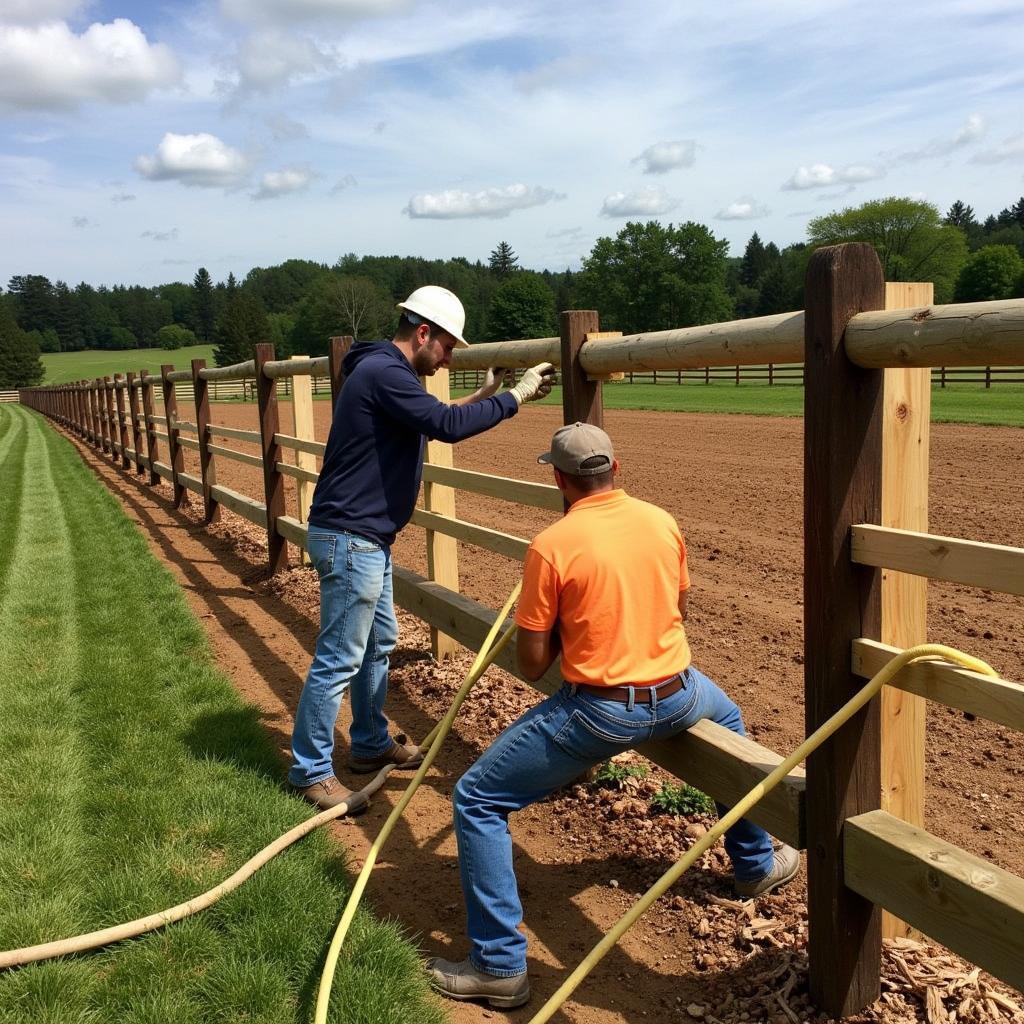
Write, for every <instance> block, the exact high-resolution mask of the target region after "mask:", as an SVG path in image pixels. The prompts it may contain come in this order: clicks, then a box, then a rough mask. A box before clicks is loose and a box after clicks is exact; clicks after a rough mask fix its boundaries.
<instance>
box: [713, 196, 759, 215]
mask: <svg viewBox="0 0 1024 1024" xmlns="http://www.w3.org/2000/svg"><path fill="white" fill-rule="evenodd" d="M770 213H771V210H769V209H768V207H767V206H764V205H762V204H761V203H759V202H757V201H756V200H755V199H754V198H753V197H752V196H742V197H741V198H740V199H737V200H736V202H735V203H730V204H729V205H728V206H727V207H725V209H724V210H719V211H718V213H716V214H715V216H716V217H717V218H718V219H719V220H754V219H755V218H756V217H767V216H768V215H769V214H770Z"/></svg>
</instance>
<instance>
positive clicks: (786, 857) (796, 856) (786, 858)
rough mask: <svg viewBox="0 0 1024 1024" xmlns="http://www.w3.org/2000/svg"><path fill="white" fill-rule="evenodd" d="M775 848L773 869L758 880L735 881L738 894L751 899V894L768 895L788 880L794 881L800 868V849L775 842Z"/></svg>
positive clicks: (734, 884) (734, 886)
mask: <svg viewBox="0 0 1024 1024" xmlns="http://www.w3.org/2000/svg"><path fill="white" fill-rule="evenodd" d="M772 845H773V846H774V848H775V860H774V862H773V863H772V869H771V871H769V872H768V874H767V875H765V876H764V878H759V879H757V881H756V882H740V881H735V882H733V888H735V890H736V895H737V896H743V897H744V898H745V899H749V898H750V897H751V896H767V895H768V893H770V892H775V890H776V889H779V888H781V887H782V886H784V885H785V884H786V883H787V882H792V881H793V879H794V878H796V875H797V872H798V871H799V870H800V851H799V850H794V849H793V847H792V846H786V845H785V844H784V843H773V844H772Z"/></svg>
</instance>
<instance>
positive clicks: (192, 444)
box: [178, 435, 199, 452]
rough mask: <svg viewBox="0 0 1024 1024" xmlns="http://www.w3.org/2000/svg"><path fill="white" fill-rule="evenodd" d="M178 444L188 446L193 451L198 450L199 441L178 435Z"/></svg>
mask: <svg viewBox="0 0 1024 1024" xmlns="http://www.w3.org/2000/svg"><path fill="white" fill-rule="evenodd" d="M178 444H180V445H181V447H182V448H188V449H190V450H192V451H195V452H197V451H199V442H198V441H197V440H196V439H195V438H194V437H181V436H180V435H179V437H178Z"/></svg>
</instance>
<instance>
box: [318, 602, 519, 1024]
mask: <svg viewBox="0 0 1024 1024" xmlns="http://www.w3.org/2000/svg"><path fill="white" fill-rule="evenodd" d="M521 589H522V583H517V584H516V586H515V588H514V589H513V591H512V593H511V594H509V596H508V600H507V601H506V602H505V606H504V607H503V608H502V609H501V611H500V612H499V613H498V617H497V618H496V619H495V620H494V624H493V625H492V626H491V629H490V632H489V633H488V634H487V638H486V639H485V640H484V643H483V646H482V647H481V648H480V653H479V654H477V656H476V658H475V659H474V661H473V665H472V667H471V668H470V670H469V672H468V673H467V674H466V678H465V679H464V680H463V683H462V685H461V686H460V687H459V690H458V692H457V693H456V694H455V700H454V701H453V702H452V706H451V707H450V708H449V709H448V713H447V714H446V715H445V716H444V718H442V719H441V721H440V722H439V723H438V724H437V725H436V726H434V728H433V729H431V731H430V732H429V733H428V734H427V736H426V737H425V738H424V740H423V743H422V744H420V746H421V747H428V749H427V752H426V755H425V757H424V758H423V763H422V764H421V765H420V767H419V769H418V771H417V772H416V774H415V775H414V776H413V778H412V781H411V782H410V783H409V785H408V786H407V787H406V789H405V792H404V793H403V794H402V796H401V799H400V800H399V801H398V803H397V804H395V807H394V809H393V810H392V812H391V814H390V816H389V817H388V820H387V821H386V822H384V826H383V828H381V830H380V832H379V833H377V838H376V839H375V840H374V841H373V845H372V846H371V847H370V851H369V853H368V854H367V855H366V862H365V863H364V864H363V867H362V870H361V871H360V872H359V877H358V878H357V879H356V883H355V885H354V886H353V887H352V892H351V894H350V895H349V898H348V902H347V903H346V904H345V909H344V911H343V913H342V915H341V920H340V921H339V922H338V927H337V929H336V930H335V933H334V938H333V939H332V940H331V945H330V948H329V949H328V950H327V957H326V959H325V961H324V970H323V974H322V975H321V978H320V990H319V991H318V992H317V997H316V1012H315V1014H314V1015H313V1022H314V1024H327V1006H328V1004H329V1003H330V1001H331V986H332V985H333V984H334V972H335V969H336V968H337V966H338V956H339V954H340V953H341V945H342V943H343V942H344V941H345V936H346V935H347V934H348V930H349V927H350V926H351V924H352V919H353V918H354V917H355V915H356V909H357V908H358V906H359V900H360V899H361V898H362V895H363V891H364V890H365V889H366V884H367V882H368V881H369V878H370V872H371V871H372V870H373V866H374V864H376V863H377V856H378V854H379V853H380V851H381V848H382V847H383V846H384V843H385V842H387V839H388V836H390V835H391V832H392V830H393V829H394V827H395V825H396V824H397V823H398V820H399V819H400V818H401V817H402V815H403V814H404V813H405V809H406V807H408V805H409V801H410V800H412V798H413V795H414V794H415V792H416V790H417V789H419V786H420V783H421V782H422V781H423V780H424V778H426V775H427V772H428V771H429V770H430V766H431V765H432V764H433V763H434V759H435V758H436V757H437V754H438V752H439V751H440V749H441V744H442V743H444V741H445V739H446V738H447V736H448V733H449V732H450V731H451V727H452V723H453V722H454V721H455V716H456V715H457V714H458V712H459V708H460V707H461V706H462V702H463V701H464V700H465V699H466V697H467V695H468V694H469V691H470V690H472V689H473V687H474V686H475V685H476V683H477V681H478V680H479V679H480V677H481V676H482V675H483V674H484V672H486V671H487V668H488V667H489V666H490V664H491V663H492V662H493V661H494V659H495V658H497V656H498V655H499V654H500V653H501V651H502V650H503V649H504V648H505V645H506V644H507V643H508V642H509V640H511V638H512V636H513V635H514V633H515V631H516V627H515V626H514V625H513V626H511V627H510V628H509V629H507V630H506V631H505V633H504V634H503V635H502V637H501V639H500V640H499V641H498V642H497V643H494V638H495V636H497V633H498V630H499V629H500V628H501V625H502V623H503V622H504V621H505V619H506V618H507V617H508V613H509V611H511V609H512V605H513V604H515V602H516V599H517V598H518V597H519V591H520V590H521ZM492 645H493V646H492Z"/></svg>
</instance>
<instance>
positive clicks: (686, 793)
mask: <svg viewBox="0 0 1024 1024" xmlns="http://www.w3.org/2000/svg"><path fill="white" fill-rule="evenodd" d="M651 810H652V811H653V812H654V813H655V814H676V815H679V816H681V817H685V818H693V817H696V816H698V815H706V814H714V813H715V802H714V800H712V799H711V797H709V796H708V795H707V793H702V792H701V791H700V790H699V789H694V787H693V786H688V785H687V784H686V783H685V782H684V783H683V784H682V785H680V786H677V785H675V784H674V783H672V782H666V783H665V784H664V785H663V786H662V787H661V789H660V790H658V792H657V793H655V794H654V796H652V797H651Z"/></svg>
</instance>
